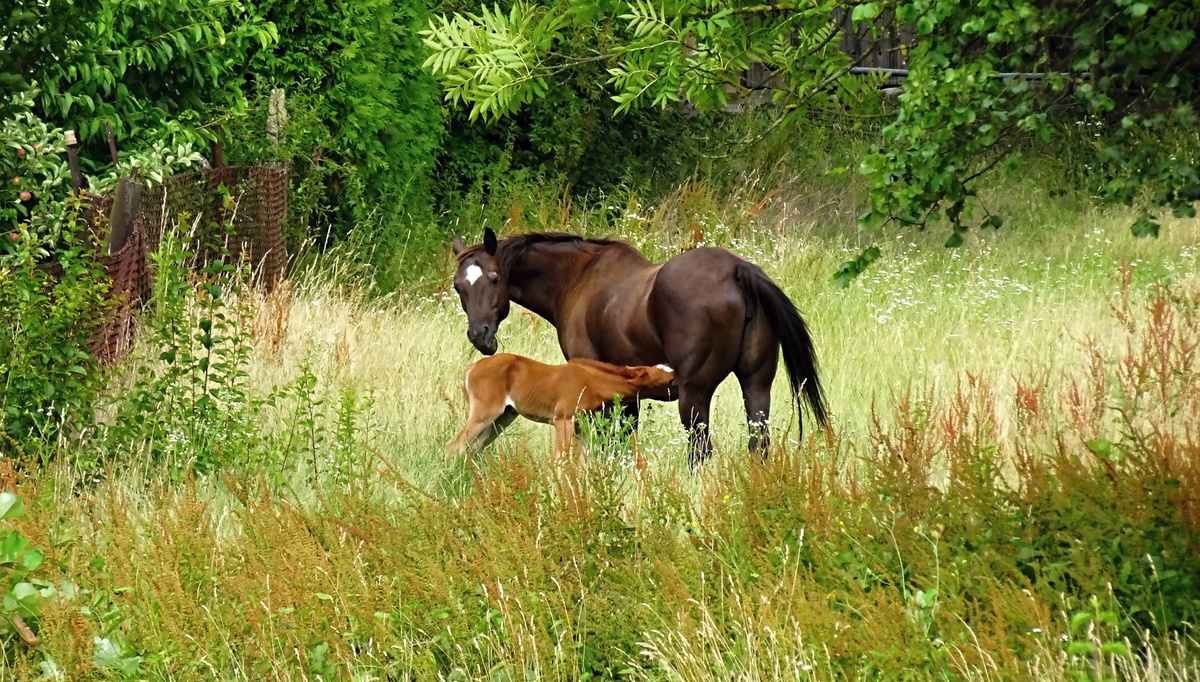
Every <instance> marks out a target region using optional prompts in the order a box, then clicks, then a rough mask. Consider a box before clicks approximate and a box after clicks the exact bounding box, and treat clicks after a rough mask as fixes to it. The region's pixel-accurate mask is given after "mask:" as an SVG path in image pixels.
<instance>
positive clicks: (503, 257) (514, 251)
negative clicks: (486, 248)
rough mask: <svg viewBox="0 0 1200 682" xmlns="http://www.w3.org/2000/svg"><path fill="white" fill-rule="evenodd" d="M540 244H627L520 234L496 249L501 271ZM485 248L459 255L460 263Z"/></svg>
mask: <svg viewBox="0 0 1200 682" xmlns="http://www.w3.org/2000/svg"><path fill="white" fill-rule="evenodd" d="M538 244H574V245H576V246H578V247H579V248H580V249H582V248H584V247H585V246H614V245H617V246H625V247H628V248H632V247H629V245H628V244H626V243H625V242H621V241H617V240H615V239H597V238H593V237H580V236H579V235H575V234H569V233H567V232H527V233H525V234H518V235H516V236H513V237H507V238H505V239H502V240H500V242H499V246H498V248H497V249H496V261H497V262H498V263H499V264H500V269H501V270H502V271H504V272H509V271H510V270H511V269H512V265H513V263H515V262H517V259H518V258H520V257H521V256H522V255H524V253H525V252H526V251H528V250H529V249H530V248H531V247H534V246H537V245H538ZM482 248H483V244H476V245H475V246H472V247H470V248H469V249H467V250H465V251H463V252H462V253H460V254H458V262H460V263H461V262H462V261H463V259H464V258H466V257H467V256H470V255H472V254H474V253H478V252H479V250H480V249H482Z"/></svg>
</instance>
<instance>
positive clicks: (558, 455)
mask: <svg viewBox="0 0 1200 682" xmlns="http://www.w3.org/2000/svg"><path fill="white" fill-rule="evenodd" d="M576 425H577V422H576V421H575V417H574V416H565V417H555V418H554V459H555V461H557V462H561V461H564V460H565V459H566V458H567V456H568V455H569V454H570V453H571V452H572V451H573V450H574V449H575V427H576Z"/></svg>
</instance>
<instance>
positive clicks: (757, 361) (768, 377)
mask: <svg viewBox="0 0 1200 682" xmlns="http://www.w3.org/2000/svg"><path fill="white" fill-rule="evenodd" d="M778 368H779V341H778V340H777V339H776V338H775V335H774V334H773V333H771V331H770V329H769V328H767V327H766V325H765V324H757V325H756V324H753V321H752V322H751V324H749V325H747V327H746V332H745V335H744V337H743V339H742V353H741V356H740V357H739V358H738V363H737V367H736V368H735V369H734V375H735V376H737V379H738V383H739V384H740V385H741V387H742V401H743V402H744V403H745V405H746V423H747V424H748V425H749V426H750V443H749V447H750V452H757V453H759V454H761V455H763V456H766V454H767V448H768V446H769V445H770V444H771V432H770V426H769V422H770V419H771V384H772V383H773V382H774V381H775V372H776V370H777V369H778Z"/></svg>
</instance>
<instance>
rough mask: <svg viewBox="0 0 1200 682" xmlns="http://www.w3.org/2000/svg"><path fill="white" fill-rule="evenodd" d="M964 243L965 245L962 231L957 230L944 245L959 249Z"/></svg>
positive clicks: (948, 247)
mask: <svg viewBox="0 0 1200 682" xmlns="http://www.w3.org/2000/svg"><path fill="white" fill-rule="evenodd" d="M962 245H963V236H962V232H958V231H957V230H956V231H955V232H953V233H951V235H950V238H949V239H947V240H946V243H945V245H944V246H945V247H946V248H947V249H957V248H958V247H960V246H962Z"/></svg>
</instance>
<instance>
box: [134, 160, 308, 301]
mask: <svg viewBox="0 0 1200 682" xmlns="http://www.w3.org/2000/svg"><path fill="white" fill-rule="evenodd" d="M221 186H224V187H225V189H226V190H228V192H229V194H230V196H231V197H233V200H234V205H235V208H234V210H233V212H232V214H231V215H232V219H233V226H232V227H233V229H232V235H231V238H229V239H227V240H225V246H226V248H228V249H229V253H230V256H231V257H232V258H235V259H236V258H240V257H241V256H242V255H243V254H245V255H246V257H247V259H248V260H249V262H250V264H251V266H252V268H253V269H254V271H255V274H256V277H257V279H258V281H259V282H260V283H261V284H262V285H263V286H264V287H266V288H267V289H268V290H269V289H271V288H273V287H274V286H275V283H276V282H277V281H278V280H279V279H280V278H281V277H283V273H284V270H285V268H286V267H287V240H286V237H285V235H284V222H285V221H286V220H287V210H288V173H287V166H286V165H284V164H263V165H258V166H221V167H219V168H211V169H204V170H197V171H191V172H188V173H181V174H179V175H173V176H171V177H170V178H167V179H166V180H165V181H164V182H163V183H162V184H160V185H157V186H155V187H152V188H149V189H146V190H145V191H144V192H143V194H142V205H141V209H140V211H139V215H140V216H141V217H142V219H143V223H144V225H145V227H146V236H147V238H148V243H147V248H148V249H150V250H151V251H153V250H156V249H157V248H158V244H159V242H160V241H161V239H162V234H163V230H167V229H174V228H175V227H176V226H177V225H179V221H180V220H181V219H183V218H186V219H187V220H188V221H189V222H191V221H197V219H198V222H197V223H196V224H197V226H198V229H199V230H202V231H204V234H203V235H202V236H203V237H209V238H213V237H217V236H219V235H213V234H212V232H211V231H212V230H214V229H216V230H221V231H223V230H224V229H225V227H226V225H225V220H226V219H227V218H228V216H227V215H226V212H225V210H224V209H223V207H222V196H221V195H220V194H219V192H218V188H219V187H221ZM201 241H202V243H203V242H206V241H208V242H211V241H212V239H203V238H202V239H201Z"/></svg>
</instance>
